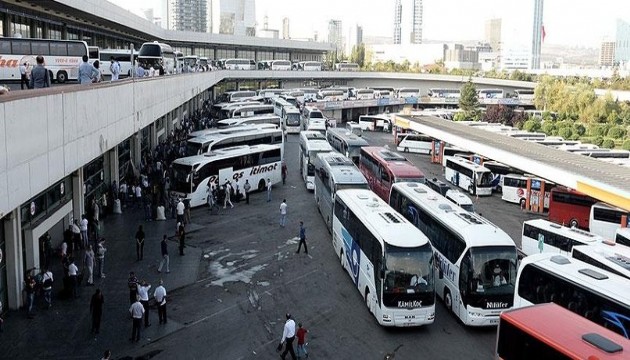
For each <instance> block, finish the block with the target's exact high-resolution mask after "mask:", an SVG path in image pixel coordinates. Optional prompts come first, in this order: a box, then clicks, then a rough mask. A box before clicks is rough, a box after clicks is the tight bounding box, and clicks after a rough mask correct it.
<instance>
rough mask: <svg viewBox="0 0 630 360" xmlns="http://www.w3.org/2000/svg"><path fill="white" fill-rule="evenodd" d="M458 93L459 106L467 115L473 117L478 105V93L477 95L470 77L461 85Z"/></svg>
mask: <svg viewBox="0 0 630 360" xmlns="http://www.w3.org/2000/svg"><path fill="white" fill-rule="evenodd" d="M460 93H461V95H460V97H459V108H460V109H462V110H464V112H465V113H466V114H467V117H473V116H474V113H475V112H476V111H477V107H479V95H477V88H475V84H473V83H472V79H471V78H468V81H467V82H466V83H465V84H464V85H463V86H462V88H461V90H460Z"/></svg>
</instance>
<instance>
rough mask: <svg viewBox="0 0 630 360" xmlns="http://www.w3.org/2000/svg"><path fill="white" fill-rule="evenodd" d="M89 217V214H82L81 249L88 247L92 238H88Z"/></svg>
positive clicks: (80, 227) (80, 225) (80, 226)
mask: <svg viewBox="0 0 630 360" xmlns="http://www.w3.org/2000/svg"><path fill="white" fill-rule="evenodd" d="M88 225H89V223H88V219H87V216H85V215H82V216H81V222H80V223H79V229H80V230H81V249H85V248H87V246H88V244H89V243H90V240H89V238H88Z"/></svg>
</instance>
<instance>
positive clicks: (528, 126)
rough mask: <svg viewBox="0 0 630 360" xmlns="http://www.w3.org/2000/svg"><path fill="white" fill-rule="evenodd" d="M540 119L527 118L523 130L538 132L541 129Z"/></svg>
mask: <svg viewBox="0 0 630 360" xmlns="http://www.w3.org/2000/svg"><path fill="white" fill-rule="evenodd" d="M540 127H541V125H540V120H534V119H531V120H527V121H525V123H524V124H523V130H525V131H529V132H537V131H540Z"/></svg>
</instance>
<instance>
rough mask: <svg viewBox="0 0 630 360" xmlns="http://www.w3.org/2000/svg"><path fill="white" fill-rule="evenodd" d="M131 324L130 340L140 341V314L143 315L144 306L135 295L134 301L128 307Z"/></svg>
mask: <svg viewBox="0 0 630 360" xmlns="http://www.w3.org/2000/svg"><path fill="white" fill-rule="evenodd" d="M129 313H130V314H131V319H132V320H133V326H132V328H131V339H129V341H131V342H138V341H140V328H141V327H142V316H144V306H142V304H141V303H140V296H136V301H135V302H134V303H133V304H131V307H130V308H129Z"/></svg>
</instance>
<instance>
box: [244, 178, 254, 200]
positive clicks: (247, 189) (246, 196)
mask: <svg viewBox="0 0 630 360" xmlns="http://www.w3.org/2000/svg"><path fill="white" fill-rule="evenodd" d="M251 189H252V186H251V185H250V184H249V180H247V179H245V184H244V185H243V190H245V204H249V191H250V190H251Z"/></svg>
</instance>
